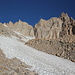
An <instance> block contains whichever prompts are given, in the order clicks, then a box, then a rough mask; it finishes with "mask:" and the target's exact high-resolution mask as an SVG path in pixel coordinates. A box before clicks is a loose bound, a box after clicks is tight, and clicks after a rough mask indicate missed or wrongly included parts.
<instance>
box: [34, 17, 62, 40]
mask: <svg viewBox="0 0 75 75" xmlns="http://www.w3.org/2000/svg"><path fill="white" fill-rule="evenodd" d="M62 23H63V21H62V20H61V19H59V18H56V17H54V18H51V19H49V20H43V19H41V20H40V21H39V23H38V24H36V25H35V29H36V33H35V36H36V38H46V39H56V38H59V37H60V33H61V31H62Z"/></svg>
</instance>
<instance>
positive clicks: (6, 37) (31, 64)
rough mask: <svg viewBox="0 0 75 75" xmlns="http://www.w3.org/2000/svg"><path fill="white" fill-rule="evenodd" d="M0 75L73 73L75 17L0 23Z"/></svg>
mask: <svg viewBox="0 0 75 75" xmlns="http://www.w3.org/2000/svg"><path fill="white" fill-rule="evenodd" d="M0 75H75V20H74V19H73V18H72V17H69V16H68V14H67V13H62V14H61V15H60V17H58V18H57V17H53V18H51V19H49V20H44V19H41V20H40V21H39V22H38V23H37V24H36V25H35V26H34V27H32V26H31V25H29V24H28V23H26V22H22V21H21V20H19V21H18V22H16V23H12V22H11V21H10V22H9V23H4V24H2V23H0Z"/></svg>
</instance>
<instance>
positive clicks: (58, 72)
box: [0, 36, 75, 75]
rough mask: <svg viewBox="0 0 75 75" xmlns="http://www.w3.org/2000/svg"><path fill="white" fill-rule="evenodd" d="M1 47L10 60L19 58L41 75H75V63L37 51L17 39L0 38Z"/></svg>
mask: <svg viewBox="0 0 75 75" xmlns="http://www.w3.org/2000/svg"><path fill="white" fill-rule="evenodd" d="M0 47H1V49H2V50H3V52H4V53H5V54H6V57H8V58H14V57H16V58H18V59H20V60H21V61H23V62H25V63H26V64H28V65H31V66H32V68H31V70H35V71H36V72H37V73H39V75H75V63H73V62H71V61H69V60H65V59H62V58H59V57H56V56H53V55H49V54H46V53H44V52H41V51H37V50H36V49H33V48H31V47H29V46H27V45H24V44H23V43H21V42H19V41H17V40H16V39H15V38H9V37H4V36H3V37H2V36H0Z"/></svg>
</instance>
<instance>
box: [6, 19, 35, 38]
mask: <svg viewBox="0 0 75 75" xmlns="http://www.w3.org/2000/svg"><path fill="white" fill-rule="evenodd" d="M7 26H9V27H10V28H11V29H13V30H15V31H17V32H19V33H21V34H23V35H25V36H31V37H34V30H33V27H32V26H31V25H29V24H28V23H26V22H22V21H20V20H19V22H16V23H14V24H13V23H12V22H9V23H8V24H7Z"/></svg>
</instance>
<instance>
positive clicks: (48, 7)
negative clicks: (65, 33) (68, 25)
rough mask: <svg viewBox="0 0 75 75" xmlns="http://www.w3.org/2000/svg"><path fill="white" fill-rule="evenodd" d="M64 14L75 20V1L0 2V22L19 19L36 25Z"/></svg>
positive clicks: (6, 0)
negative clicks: (42, 20) (43, 20)
mask: <svg viewBox="0 0 75 75" xmlns="http://www.w3.org/2000/svg"><path fill="white" fill-rule="evenodd" d="M62 12H65V13H68V14H69V16H70V17H73V18H74V19H75V0H0V22H2V23H4V22H6V23H8V22H9V21H12V22H16V21H18V20H19V19H21V20H22V21H25V22H27V23H29V24H30V25H33V26H34V25H35V24H36V23H37V22H38V21H39V20H40V19H41V18H43V19H46V20H48V19H50V18H51V17H59V16H60V14H61V13H62Z"/></svg>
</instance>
